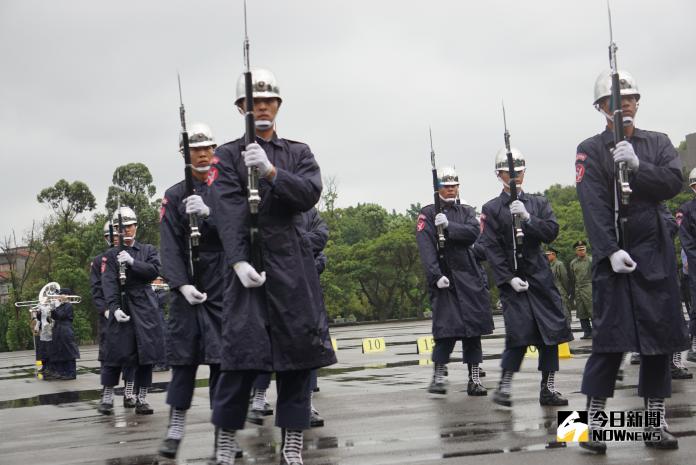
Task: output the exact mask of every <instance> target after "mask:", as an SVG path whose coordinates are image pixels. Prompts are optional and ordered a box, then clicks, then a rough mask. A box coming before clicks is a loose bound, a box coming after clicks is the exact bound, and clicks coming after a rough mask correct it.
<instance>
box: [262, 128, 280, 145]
mask: <svg viewBox="0 0 696 465" xmlns="http://www.w3.org/2000/svg"><path fill="white" fill-rule="evenodd" d="M256 138H257V139H258V140H261V141H263V142H265V143H267V144H273V145H275V146H276V147H282V146H283V144H281V143H280V137H278V133H276V132H275V131H273V135H272V136H271V139H270V140H265V139H262V138H261V137H259V136H256Z"/></svg>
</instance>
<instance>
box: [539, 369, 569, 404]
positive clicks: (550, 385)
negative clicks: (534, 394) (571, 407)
mask: <svg viewBox="0 0 696 465" xmlns="http://www.w3.org/2000/svg"><path fill="white" fill-rule="evenodd" d="M555 378H556V373H555V372H553V371H544V372H542V375H541V386H540V388H541V389H540V391H539V404H541V405H546V406H551V407H561V406H563V405H568V399H566V398H565V397H563V396H562V395H561V393H560V392H558V391H556V380H555Z"/></svg>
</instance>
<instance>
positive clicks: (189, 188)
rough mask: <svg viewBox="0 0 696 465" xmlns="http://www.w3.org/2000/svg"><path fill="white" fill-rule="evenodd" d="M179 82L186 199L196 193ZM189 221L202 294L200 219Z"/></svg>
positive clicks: (192, 266)
mask: <svg viewBox="0 0 696 465" xmlns="http://www.w3.org/2000/svg"><path fill="white" fill-rule="evenodd" d="M176 78H177V80H178V81H179V103H180V105H179V118H180V119H181V145H182V148H183V152H184V184H185V185H186V197H189V196H191V195H194V194H195V193H196V192H195V191H194V189H193V175H192V174H191V149H190V148H189V137H188V131H187V130H186V110H185V109H184V98H183V97H182V94H181V76H179V74H178V73H177V75H176ZM188 220H189V237H188V245H189V273H191V278H192V279H193V284H194V285H195V286H196V289H198V290H199V291H200V292H203V289H201V279H200V273H198V267H199V264H200V256H199V251H198V248H199V246H200V239H201V232H200V231H199V230H198V217H197V216H196V214H195V213H191V214H189V216H188Z"/></svg>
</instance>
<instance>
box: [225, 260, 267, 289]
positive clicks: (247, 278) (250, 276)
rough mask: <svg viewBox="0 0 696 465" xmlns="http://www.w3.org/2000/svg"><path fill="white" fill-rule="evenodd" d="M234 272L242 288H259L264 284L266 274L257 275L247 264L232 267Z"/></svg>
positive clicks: (242, 263)
mask: <svg viewBox="0 0 696 465" xmlns="http://www.w3.org/2000/svg"><path fill="white" fill-rule="evenodd" d="M233 268H234V272H235V273H237V276H238V277H239V280H240V281H241V282H242V286H244V287H246V288H250V287H260V286H263V283H265V282H266V272H265V271H262V272H261V274H258V273H257V272H256V270H255V269H254V267H253V266H251V265H250V264H249V262H243V261H242V262H237V263H235V264H234V266H233Z"/></svg>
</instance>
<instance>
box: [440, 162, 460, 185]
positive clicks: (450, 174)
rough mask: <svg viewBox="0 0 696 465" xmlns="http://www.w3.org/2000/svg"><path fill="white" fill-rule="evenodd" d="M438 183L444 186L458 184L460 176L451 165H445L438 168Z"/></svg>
mask: <svg viewBox="0 0 696 465" xmlns="http://www.w3.org/2000/svg"><path fill="white" fill-rule="evenodd" d="M437 184H438V186H439V187H442V186H458V185H459V176H458V175H457V172H456V171H455V170H454V168H452V167H451V166H443V167H442V168H440V169H439V170H437Z"/></svg>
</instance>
